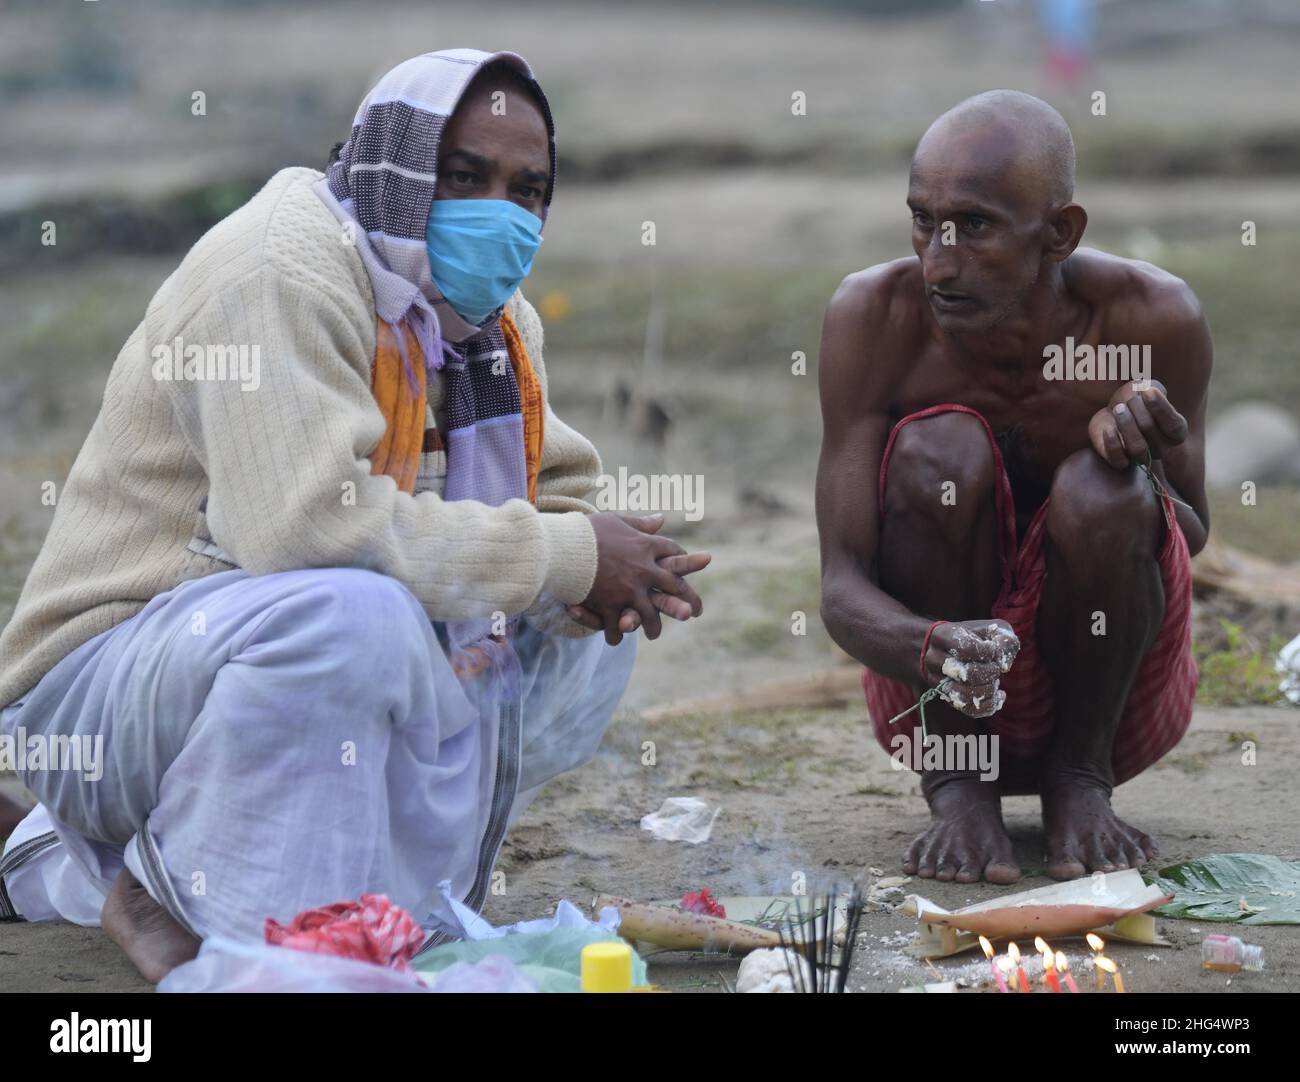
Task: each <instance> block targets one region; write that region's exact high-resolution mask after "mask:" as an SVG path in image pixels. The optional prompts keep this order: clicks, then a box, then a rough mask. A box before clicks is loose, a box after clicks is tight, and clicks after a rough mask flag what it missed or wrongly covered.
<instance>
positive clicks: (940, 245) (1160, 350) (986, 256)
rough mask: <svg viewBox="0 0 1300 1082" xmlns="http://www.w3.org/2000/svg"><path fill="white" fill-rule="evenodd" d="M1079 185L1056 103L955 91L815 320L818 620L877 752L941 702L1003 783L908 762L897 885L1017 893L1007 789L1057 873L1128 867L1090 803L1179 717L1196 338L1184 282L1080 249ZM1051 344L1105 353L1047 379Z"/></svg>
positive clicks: (1165, 739) (1177, 727) (1187, 672)
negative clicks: (942, 883)
mask: <svg viewBox="0 0 1300 1082" xmlns="http://www.w3.org/2000/svg"><path fill="white" fill-rule="evenodd" d="M1073 195H1074V144H1073V140H1072V139H1071V137H1070V131H1069V128H1068V127H1067V125H1066V123H1065V121H1064V120H1063V119H1062V118H1061V116H1060V115H1059V114H1058V113H1057V112H1056V111H1055V110H1054V109H1052V108H1051V107H1050V106H1049V105H1047V104H1046V103H1044V102H1042V101H1040V100H1039V99H1037V98H1034V97H1031V96H1029V95H1027V94H1022V93H1018V92H1014V91H1005V90H999V91H991V92H989V93H986V94H980V95H978V96H977V97H974V98H970V99H968V100H966V101H964V102H962V103H961V104H960V105H958V106H956V107H955V108H954V109H952V110H950V111H949V112H947V113H945V114H944V115H943V116H941V117H940V118H939V119H938V120H937V121H935V123H934V124H933V125H931V127H930V128H929V130H928V131H927V132H926V133H925V135H924V136H923V137H922V139H921V141H920V143H919V144H918V146H917V148H916V153H915V156H914V157H913V160H912V168H911V175H910V181H909V188H908V198H907V205H908V207H909V208H910V210H911V215H912V249H913V251H914V252H915V258H912V257H909V258H905V259H898V260H895V261H893V262H889V263H882V264H880V265H878V266H874V267H870V268H868V269H866V270H863V271H859V272H857V273H855V274H851V275H849V276H848V277H847V278H845V279H844V281H843V282H842V283H841V284H840V286H839V288H838V289H837V290H836V292H835V295H834V297H832V299H831V302H830V305H829V307H828V308H827V311H826V317H825V323H824V326H823V336H822V345H821V363H820V384H821V402H822V416H823V422H824V435H823V444H822V453H821V461H820V465H819V468H818V474H817V521H818V527H819V530H820V535H821V555H822V596H823V601H822V618H823V620H824V622H825V624H826V627H827V629H828V630H829V631H830V633H831V635H832V637H833V638H834V639H835V641H836V642H837V643H839V645H840V646H841V647H843V648H844V649H845V650H846V651H847V652H848V653H849V654H851V655H852V656H853V657H854V658H856V659H857V660H858V661H860V662H862V663H863V665H865V666H866V670H867V671H866V672H865V673H864V678H863V683H864V689H865V691H866V697H867V703H868V709H869V711H870V713H871V717H872V724H873V727H874V730H875V735H876V737H877V739H878V740H879V741H880V742H881V744H882V745H884V746H885V747H886V748H889V749H892V748H894V747H896V746H897V745H896V744H895V743H894V741H895V740H896V739H897V736H898V734H900V733H901V734H905V735H907V736H909V737H910V738H911V739H919V733H917V732H915V731H914V730H913V728H912V727H913V726H914V725H915V724H916V722H917V720H918V716H919V715H918V713H917V712H913V713H911V714H909V715H907V716H906V717H905V718H902V719H900V720H898V721H895V722H894V723H893V724H892V725H891V724H890V719H891V718H894V717H895V716H896V715H897V714H898V713H900V712H902V711H904V710H906V709H907V708H908V707H909V706H912V705H914V704H915V703H916V701H917V699H918V697H919V696H920V695H921V693H922V692H923V691H924V690H926V689H928V688H934V687H937V686H940V685H942V690H943V695H944V697H943V699H940V700H934V701H932V702H930V703H928V704H927V706H926V728H927V729H928V732H929V734H930V735H931V739H933V737H934V736H936V735H937V736H940V737H948V736H969V735H974V736H979V737H983V738H986V739H987V738H989V737H992V736H995V735H996V736H997V737H998V742H997V747H998V750H999V762H998V771H997V773H998V777H997V780H996V781H990V780H980V777H979V775H978V773H977V772H975V771H972V770H970V769H960V768H959V767H960V766H961V765H962V764H954V763H952V762H947V761H940V762H938V763H937V764H936V768H935V769H927V768H923V769H922V770H921V781H922V792H923V793H924V795H925V797H926V801H927V803H928V804H929V806H930V811H931V816H932V821H931V824H930V827H929V829H927V830H926V831H925V832H924V833H923V834H921V835H920V836H919V837H918V838H917V839H916V840H915V841H914V842H913V843H912V845H911V846H910V848H909V849H908V850H907V852H906V853H905V855H904V858H903V870H904V871H905V872H907V873H908V874H911V875H919V876H921V877H925V878H929V877H935V878H938V879H942V880H951V879H956V880H958V881H960V882H971V881H974V880H977V879H979V878H981V877H983V878H985V879H987V880H989V881H991V882H995V883H1010V882H1013V881H1015V880H1016V879H1017V878H1019V876H1020V869H1019V867H1018V866H1017V865H1016V861H1015V858H1014V856H1013V854H1012V847H1011V843H1010V840H1009V839H1008V837H1007V834H1006V830H1005V828H1004V826H1003V822H1002V813H1001V797H1002V795H1004V794H1017V793H1036V794H1038V795H1039V796H1040V799H1041V801H1042V813H1043V826H1044V829H1045V833H1046V862H1047V872H1048V874H1049V875H1051V876H1052V877H1053V878H1056V879H1071V878H1074V877H1077V876H1080V875H1083V874H1085V873H1086V872H1098V871H1100V872H1108V871H1113V870H1116V869H1122V868H1136V867H1138V866H1140V865H1141V864H1143V863H1144V862H1145V861H1147V860H1149V859H1151V858H1152V857H1153V856H1154V855H1155V853H1156V846H1155V843H1154V842H1153V841H1152V840H1151V838H1150V837H1148V836H1147V835H1146V834H1144V833H1143V832H1142V831H1140V830H1138V829H1137V828H1135V827H1132V826H1129V825H1128V824H1127V823H1124V822H1122V821H1121V820H1120V819H1119V818H1117V817H1116V815H1115V813H1114V812H1113V811H1112V810H1111V804H1110V796H1111V791H1112V789H1113V787H1114V786H1115V785H1117V784H1120V783H1121V782H1123V781H1126V780H1127V779H1128V778H1131V777H1134V776H1135V775H1137V774H1138V773H1140V772H1141V771H1142V770H1144V769H1146V768H1147V767H1148V766H1150V765H1151V764H1152V763H1153V762H1155V761H1156V760H1157V759H1159V758H1160V757H1161V756H1162V755H1164V754H1165V753H1166V752H1167V751H1169V749H1170V748H1172V747H1173V746H1174V745H1175V744H1176V743H1177V742H1178V741H1179V740H1180V739H1181V737H1182V735H1183V733H1184V732H1185V731H1186V728H1187V725H1188V723H1189V721H1190V719H1191V704H1192V699H1193V697H1194V694H1195V689H1196V667H1195V664H1194V662H1193V660H1192V657H1191V650H1190V642H1191V638H1190V634H1191V624H1190V613H1191V578H1190V570H1189V566H1188V561H1189V559H1190V555H1191V554H1194V553H1196V552H1198V551H1199V550H1200V549H1201V548H1202V547H1203V546H1204V544H1205V540H1206V534H1207V531H1208V527H1209V516H1208V513H1207V510H1206V499H1205V488H1204V427H1205V409H1206V392H1207V386H1208V383H1209V378H1210V367H1211V355H1212V346H1211V341H1210V332H1209V328H1208V326H1207V325H1206V322H1205V318H1204V316H1203V315H1202V314H1201V309H1200V305H1199V304H1198V302H1197V299H1196V297H1195V296H1194V295H1193V293H1192V291H1191V290H1190V289H1189V288H1188V287H1187V285H1186V283H1184V282H1182V281H1181V280H1179V279H1178V278H1176V277H1174V276H1173V275H1171V274H1168V273H1166V272H1164V271H1162V270H1160V269H1159V268H1157V267H1154V266H1152V265H1151V264H1149V263H1141V262H1137V261H1134V260H1127V259H1121V258H1118V257H1116V256H1112V255H1107V254H1105V253H1102V252H1099V251H1096V250H1093V249H1080V248H1079V242H1080V240H1081V239H1082V237H1083V233H1084V228H1085V226H1086V225H1087V220H1088V219H1087V214H1086V213H1085V212H1084V209H1083V207H1081V206H1080V205H1079V204H1078V203H1076V202H1074V201H1073ZM1121 345H1122V346H1124V347H1126V348H1125V349H1124V350H1123V351H1120V350H1118V349H1117V348H1116V347H1119V346H1121ZM1101 347H1107V348H1106V349H1104V350H1103V349H1102V348H1101ZM1148 347H1149V348H1148ZM1069 352H1072V353H1073V354H1075V355H1078V356H1080V357H1088V356H1091V357H1093V358H1094V361H1095V358H1097V357H1101V356H1106V357H1107V358H1108V359H1109V362H1110V363H1109V364H1108V365H1102V366H1097V365H1096V364H1095V363H1090V364H1088V365H1083V364H1080V365H1079V366H1078V367H1077V368H1072V367H1069V366H1064V365H1062V364H1060V363H1055V364H1053V363H1049V362H1053V361H1055V362H1059V361H1060V360H1061V355H1062V354H1063V353H1069ZM1117 356H1118V357H1121V358H1124V357H1126V358H1127V359H1128V360H1129V362H1130V366H1125V367H1128V368H1129V371H1128V372H1120V371H1118V368H1119V366H1118V365H1116V363H1115V361H1116V358H1117ZM1148 360H1149V367H1144V365H1145V362H1146V361H1148ZM1097 367H1101V368H1103V369H1104V370H1103V371H1100V372H1098V371H1096V370H1095V369H1096V368H1097ZM1063 375H1071V376H1074V377H1075V378H1072V379H1071V378H1061V377H1062V376H1063ZM1106 376H1114V377H1116V378H1103V377H1106ZM1148 467H1149V469H1148ZM1013 635H1014V638H1013V637H1012V636H1013ZM1016 640H1018V648H1019V653H1018V654H1017V653H1016V652H1015V650H1016V646H1017V642H1016ZM1013 658H1014V660H1012V659H1013ZM945 664H946V666H947V672H946V673H945ZM954 674H955V675H954ZM1003 695H1005V700H1003ZM952 703H958V704H962V705H961V706H960V708H958V707H957V706H954V705H951V704H952ZM905 761H906V762H908V763H909V764H910V763H911V760H910V759H908V760H905ZM969 765H970V764H969V763H967V764H965V766H967V767H969Z"/></svg>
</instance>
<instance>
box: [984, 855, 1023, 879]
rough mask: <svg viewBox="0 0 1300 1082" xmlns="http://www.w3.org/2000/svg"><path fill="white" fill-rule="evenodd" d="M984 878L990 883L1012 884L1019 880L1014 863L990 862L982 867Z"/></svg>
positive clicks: (1016, 866)
mask: <svg viewBox="0 0 1300 1082" xmlns="http://www.w3.org/2000/svg"><path fill="white" fill-rule="evenodd" d="M984 878H985V879H987V880H988V881H989V882H990V883H1001V884H1006V883H1014V882H1015V881H1016V880H1017V879H1019V878H1020V868H1019V866H1018V865H1017V864H1016V863H1015V861H1010V860H991V861H989V862H988V864H986V865H985V866H984Z"/></svg>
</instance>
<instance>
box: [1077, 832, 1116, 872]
mask: <svg viewBox="0 0 1300 1082" xmlns="http://www.w3.org/2000/svg"><path fill="white" fill-rule="evenodd" d="M1106 850H1107V846H1106V843H1105V841H1104V840H1103V839H1101V838H1098V837H1095V836H1094V837H1092V838H1089V839H1088V843H1087V845H1086V846H1084V859H1085V861H1086V863H1087V865H1088V870H1089V871H1093V872H1113V871H1114V870H1115V862H1114V861H1112V860H1111V859H1110V855H1109V854H1108V853H1107V851H1106Z"/></svg>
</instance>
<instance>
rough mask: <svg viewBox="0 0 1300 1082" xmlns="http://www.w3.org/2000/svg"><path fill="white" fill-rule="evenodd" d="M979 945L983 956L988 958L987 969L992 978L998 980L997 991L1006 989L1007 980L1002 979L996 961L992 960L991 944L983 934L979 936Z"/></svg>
mask: <svg viewBox="0 0 1300 1082" xmlns="http://www.w3.org/2000/svg"><path fill="white" fill-rule="evenodd" d="M980 947H981V948H982V949H983V951H984V957H985V958H987V959H988V960H989V970H990V971H991V972H992V973H993V979H994V980H995V981H997V982H998V991H999V992H1005V991H1006V990H1007V982H1006V981H1004V980H1003V979H1002V974H1001V973H1000V972H999V971H998V967H997V963H996V962H994V961H993V944H992V943H990V942H989V941H988V940H987V939H985V938H984V937H983V936H980Z"/></svg>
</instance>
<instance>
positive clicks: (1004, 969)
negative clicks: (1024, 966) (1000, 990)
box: [997, 954, 1016, 992]
mask: <svg viewBox="0 0 1300 1082" xmlns="http://www.w3.org/2000/svg"><path fill="white" fill-rule="evenodd" d="M997 962H998V972H999V973H1001V974H1002V977H1003V981H1004V983H1005V984H1006V985H1007V990H1008V991H1011V992H1014V991H1016V979H1015V977H1013V976H1012V975H1011V959H1010V958H1008V957H1007V956H1006V955H1005V954H1003V955H1000V956H999V957H998V960H997Z"/></svg>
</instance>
